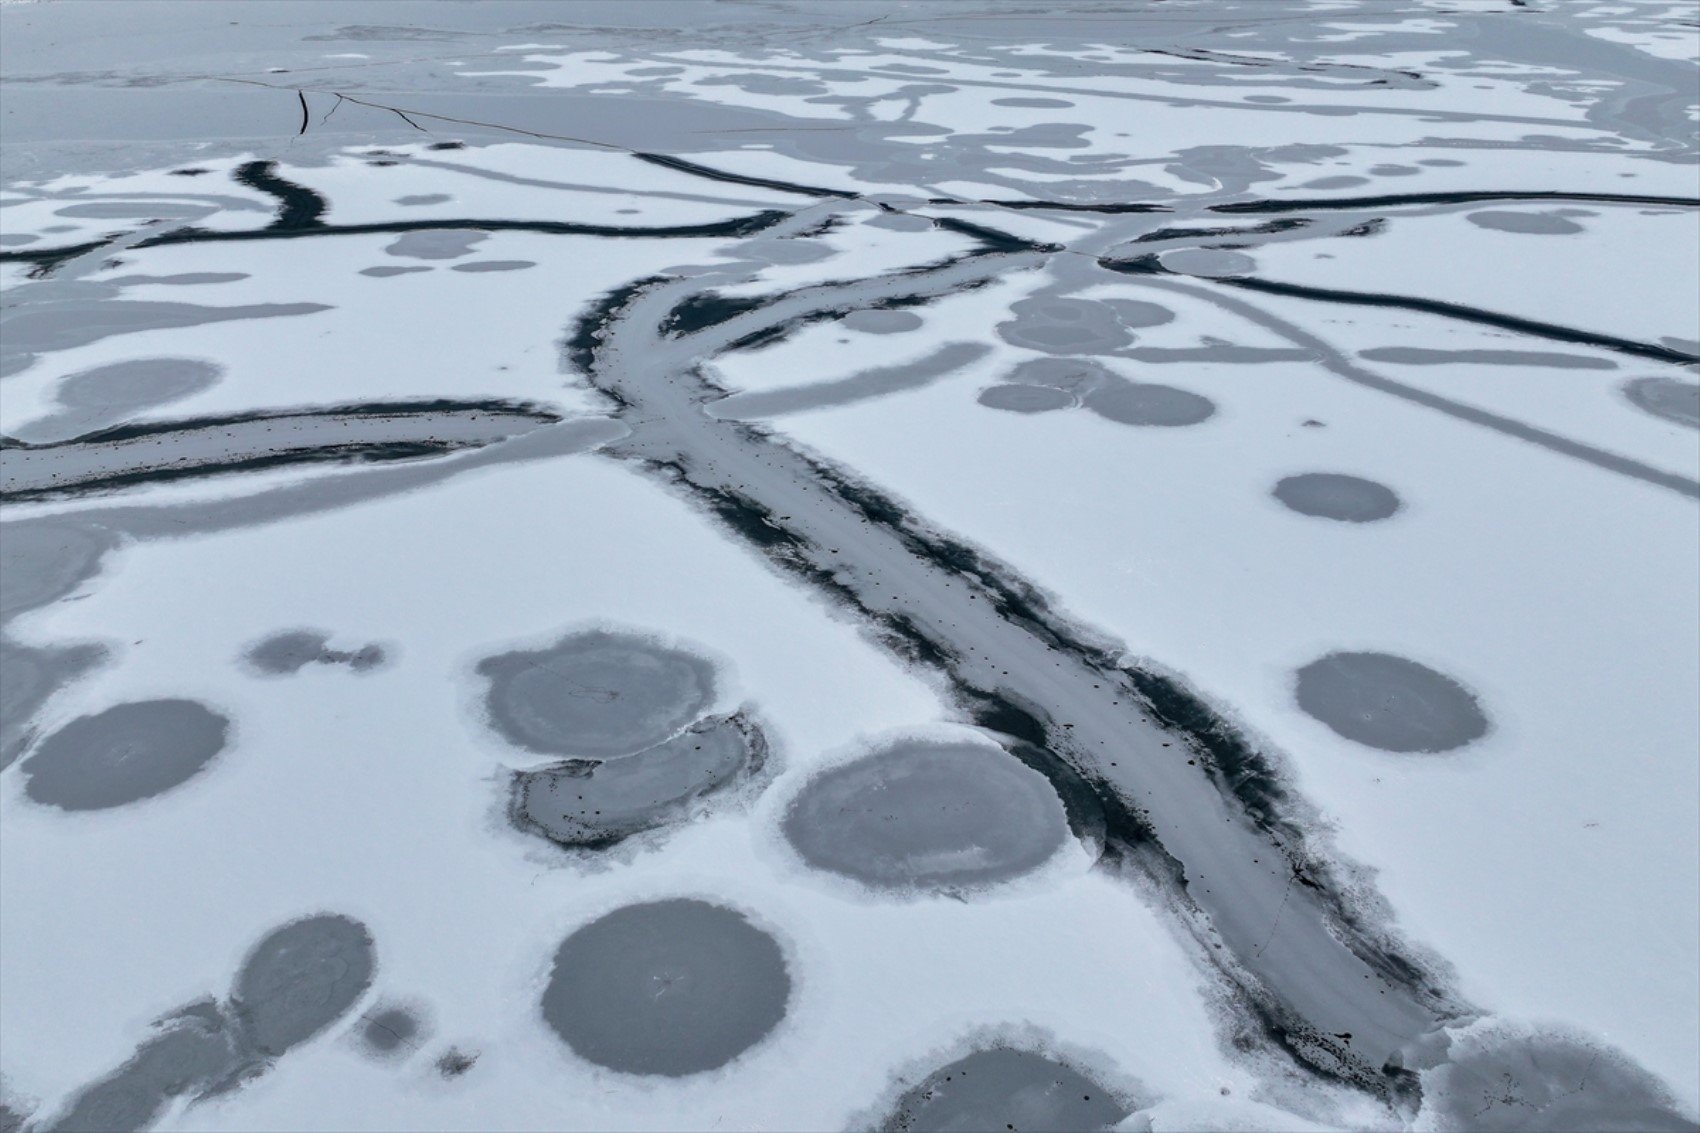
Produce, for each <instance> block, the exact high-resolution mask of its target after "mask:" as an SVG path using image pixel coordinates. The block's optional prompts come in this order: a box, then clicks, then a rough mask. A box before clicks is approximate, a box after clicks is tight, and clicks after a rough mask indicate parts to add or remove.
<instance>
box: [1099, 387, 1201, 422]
mask: <svg viewBox="0 0 1700 1133" xmlns="http://www.w3.org/2000/svg"><path fill="white" fill-rule="evenodd" d="M1085 405H1086V408H1088V409H1090V410H1091V411H1092V412H1094V413H1096V414H1097V415H1098V416H1100V417H1102V418H1104V419H1105V420H1106V421H1115V422H1116V423H1118V424H1121V425H1152V426H1159V427H1168V428H1174V427H1179V426H1184V425H1197V424H1199V423H1201V422H1203V421H1208V420H1209V419H1210V418H1211V417H1213V416H1215V414H1216V403H1215V402H1213V401H1211V400H1210V399H1209V398H1208V397H1204V396H1202V395H1200V394H1196V393H1192V392H1190V391H1188V390H1184V389H1176V388H1175V387H1174V386H1165V385H1157V384H1156V383H1154V382H1129V381H1116V382H1112V383H1108V384H1106V385H1103V386H1100V387H1099V388H1097V389H1094V390H1091V391H1090V392H1088V393H1087V394H1086V397H1085Z"/></svg>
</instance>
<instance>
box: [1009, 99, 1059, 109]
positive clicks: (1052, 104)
mask: <svg viewBox="0 0 1700 1133" xmlns="http://www.w3.org/2000/svg"><path fill="white" fill-rule="evenodd" d="M992 105H993V106H1016V107H1020V108H1022V109H1024V110H1067V109H1068V108H1069V107H1071V106H1073V105H1074V103H1072V102H1070V101H1068V100H1067V99H1065V98H994V99H992Z"/></svg>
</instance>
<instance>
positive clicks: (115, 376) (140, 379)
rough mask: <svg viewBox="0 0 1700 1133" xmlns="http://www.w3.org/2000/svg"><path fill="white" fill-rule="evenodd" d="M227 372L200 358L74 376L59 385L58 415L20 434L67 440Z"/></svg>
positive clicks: (177, 397) (186, 393) (144, 361)
mask: <svg viewBox="0 0 1700 1133" xmlns="http://www.w3.org/2000/svg"><path fill="white" fill-rule="evenodd" d="M221 372H222V370H221V368H220V367H218V366H216V365H214V364H213V363H211V362H207V361H204V360H201V359H198V358H136V359H133V360H131V361H128V362H115V363H113V364H112V365H109V366H97V367H95V368H94V369H92V370H84V371H82V372H81V373H76V374H72V375H71V376H70V377H68V378H66V379H65V380H64V381H62V382H60V383H59V388H58V389H57V390H56V391H55V398H56V400H57V401H58V403H59V408H58V410H57V412H55V413H53V414H51V415H49V416H47V417H43V418H40V419H38V420H36V421H32V422H30V423H29V424H28V425H26V426H25V427H24V428H21V429H18V430H16V433H15V435H16V437H17V439H19V440H22V441H29V442H32V443H37V444H39V443H42V442H46V441H62V440H68V439H70V438H72V437H76V436H80V435H82V434H84V433H92V432H94V431H96V430H98V429H104V428H107V427H109V426H111V425H115V424H118V423H119V422H121V421H124V420H127V419H129V418H130V417H132V416H133V415H135V414H136V413H137V411H139V410H143V409H151V408H153V407H155V406H159V405H168V404H170V403H171V402H174V401H181V400H183V399H184V398H186V397H192V396H193V395H195V394H197V393H200V392H201V391H202V390H205V389H209V388H211V387H212V385H213V384H214V383H216V382H217V381H218V379H219V375H220V374H221Z"/></svg>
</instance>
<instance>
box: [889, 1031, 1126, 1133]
mask: <svg viewBox="0 0 1700 1133" xmlns="http://www.w3.org/2000/svg"><path fill="white" fill-rule="evenodd" d="M1129 1112H1130V1111H1129V1109H1128V1107H1127V1106H1126V1105H1125V1104H1123V1103H1122V1102H1121V1101H1120V1100H1119V1099H1118V1098H1116V1097H1115V1096H1114V1095H1113V1094H1111V1093H1110V1092H1109V1091H1108V1090H1107V1089H1105V1088H1104V1087H1103V1086H1102V1085H1101V1084H1100V1083H1097V1082H1094V1081H1093V1080H1092V1079H1090V1078H1088V1077H1086V1076H1085V1075H1084V1074H1082V1073H1080V1071H1078V1070H1076V1069H1074V1068H1073V1067H1072V1066H1069V1065H1067V1064H1065V1063H1062V1062H1058V1061H1056V1060H1055V1059H1052V1058H1049V1057H1047V1056H1045V1055H1043V1054H1039V1053H1037V1052H1034V1051H1028V1050H1015V1049H1012V1048H1010V1047H993V1048H991V1049H990V1050H980V1051H975V1052H974V1053H973V1054H970V1055H968V1056H967V1057H966V1058H959V1059H957V1060H956V1061H955V1062H952V1063H950V1064H949V1065H948V1066H942V1067H940V1068H939V1069H937V1070H935V1071H933V1073H931V1074H930V1075H928V1076H927V1078H926V1080H925V1081H923V1082H922V1083H921V1084H920V1085H918V1086H916V1087H915V1088H914V1089H912V1090H910V1091H909V1092H908V1093H906V1094H904V1095H903V1097H902V1098H901V1099H900V1100H899V1101H898V1103H897V1107H896V1108H895V1109H894V1110H893V1112H892V1113H891V1115H890V1116H889V1117H888V1118H886V1120H885V1122H884V1124H883V1125H882V1128H883V1129H884V1130H886V1131H887V1133H972V1131H979V1130H997V1129H1005V1130H1007V1129H1018V1130H1034V1131H1041V1130H1043V1131H1050V1133H1075V1131H1085V1130H1089V1129H1109V1128H1111V1127H1112V1126H1114V1125H1116V1124H1117V1123H1118V1122H1120V1121H1121V1120H1122V1119H1123V1118H1124V1117H1126V1116H1127V1115H1128V1113H1129Z"/></svg>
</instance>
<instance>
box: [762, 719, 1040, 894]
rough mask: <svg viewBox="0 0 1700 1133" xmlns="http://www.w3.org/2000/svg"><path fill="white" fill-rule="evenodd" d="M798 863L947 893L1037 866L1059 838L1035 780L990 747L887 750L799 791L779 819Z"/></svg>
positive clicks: (900, 746)
mask: <svg viewBox="0 0 1700 1133" xmlns="http://www.w3.org/2000/svg"><path fill="white" fill-rule="evenodd" d="M783 829H784V832H785V837H786V838H787V839H788V840H789V841H790V843H791V845H792V847H793V848H795V849H796V851H797V853H798V854H799V855H800V856H801V857H802V858H803V860H804V861H805V862H807V863H808V864H809V865H811V866H813V867H814V868H816V869H824V870H828V871H830V872H832V873H837V874H841V875H843V876H844V877H848V878H851V879H852V880H855V881H859V882H863V883H864V884H867V885H871V886H874V887H876V888H880V889H894V890H907V889H947V888H949V889H955V888H966V887H973V886H980V885H987V884H990V883H993V882H999V881H1007V880H1009V879H1010V878H1014V877H1019V876H1020V875H1021V874H1024V873H1027V872H1029V871H1031V870H1034V869H1037V868H1038V867H1039V866H1041V865H1043V864H1044V863H1045V862H1046V861H1048V860H1050V858H1051V856H1052V855H1053V854H1055V853H1056V852H1057V850H1058V849H1060V848H1061V847H1062V845H1063V843H1064V841H1065V840H1066V838H1067V835H1068V825H1067V819H1066V816H1065V815H1064V812H1063V807H1062V802H1061V800H1060V799H1058V798H1057V794H1056V791H1055V790H1054V789H1053V788H1052V787H1051V785H1050V783H1048V782H1047V781H1046V780H1045V778H1044V776H1042V775H1040V774H1039V773H1037V772H1036V771H1032V770H1030V769H1029V768H1028V767H1027V766H1026V765H1025V764H1023V763H1022V762H1021V761H1020V760H1018V759H1016V758H1015V757H1014V756H1012V755H1010V754H1009V753H1008V752H1007V751H1005V750H1004V749H1003V748H1001V747H994V746H992V745H990V744H969V743H925V742H919V741H903V742H900V743H896V744H891V745H889V746H886V747H884V748H881V749H880V750H877V751H875V752H873V753H871V754H869V755H865V756H863V757H861V758H860V759H857V760H855V761H853V762H850V763H847V764H844V765H842V766H839V767H834V768H832V769H831V770H828V771H825V772H822V773H821V774H820V775H817V776H816V777H815V778H813V779H811V780H810V781H809V782H808V783H807V784H805V785H804V787H803V789H802V790H801V791H800V792H799V793H798V795H797V797H796V798H795V799H794V800H793V801H792V802H791V805H790V807H789V809H788V810H787V811H786V813H785V818H784V822H783Z"/></svg>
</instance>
